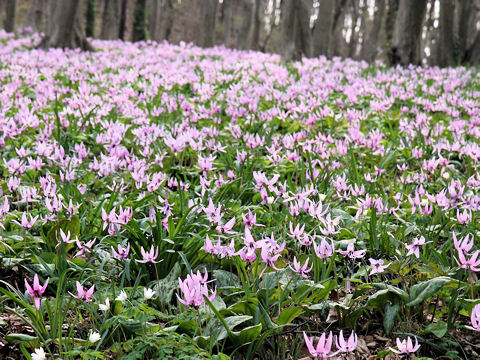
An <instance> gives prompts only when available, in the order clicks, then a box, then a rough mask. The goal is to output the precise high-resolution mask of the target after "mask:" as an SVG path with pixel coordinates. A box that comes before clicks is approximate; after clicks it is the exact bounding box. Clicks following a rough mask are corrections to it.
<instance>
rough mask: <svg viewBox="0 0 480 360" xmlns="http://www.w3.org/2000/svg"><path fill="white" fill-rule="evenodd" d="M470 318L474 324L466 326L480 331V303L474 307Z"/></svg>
mask: <svg viewBox="0 0 480 360" xmlns="http://www.w3.org/2000/svg"><path fill="white" fill-rule="evenodd" d="M470 320H471V321H472V326H466V328H467V329H471V330H474V331H478V332H480V304H477V305H475V306H474V307H473V310H472V315H470Z"/></svg>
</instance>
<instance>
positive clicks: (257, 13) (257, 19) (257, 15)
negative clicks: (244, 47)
mask: <svg viewBox="0 0 480 360" xmlns="http://www.w3.org/2000/svg"><path fill="white" fill-rule="evenodd" d="M224 1H225V0H224ZM261 5H262V4H261V1H260V0H255V10H254V12H253V14H254V15H253V29H252V40H251V41H250V49H253V50H258V49H259V46H260V44H259V41H260V27H261V24H262V21H261V16H262V14H261V9H262V6H261Z"/></svg>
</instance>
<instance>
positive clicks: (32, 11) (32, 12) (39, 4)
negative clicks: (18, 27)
mask: <svg viewBox="0 0 480 360" xmlns="http://www.w3.org/2000/svg"><path fill="white" fill-rule="evenodd" d="M45 6H46V2H45V0H32V1H31V3H30V7H29V8H28V11H27V17H26V19H25V27H30V28H32V30H33V31H34V32H41V31H43V15H44V10H45Z"/></svg>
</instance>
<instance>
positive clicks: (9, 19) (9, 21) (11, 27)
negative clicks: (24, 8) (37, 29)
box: [3, 0, 17, 32]
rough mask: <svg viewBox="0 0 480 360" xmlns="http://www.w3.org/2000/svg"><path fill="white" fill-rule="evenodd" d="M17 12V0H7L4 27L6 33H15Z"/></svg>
mask: <svg viewBox="0 0 480 360" xmlns="http://www.w3.org/2000/svg"><path fill="white" fill-rule="evenodd" d="M16 11H17V0H7V6H6V14H5V15H6V16H5V21H4V23H3V27H4V29H5V31H6V32H14V31H15V13H16Z"/></svg>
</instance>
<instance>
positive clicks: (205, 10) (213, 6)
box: [198, 0, 218, 47]
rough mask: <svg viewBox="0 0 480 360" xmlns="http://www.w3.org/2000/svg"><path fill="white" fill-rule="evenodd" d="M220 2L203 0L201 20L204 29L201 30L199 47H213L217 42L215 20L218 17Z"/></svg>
mask: <svg viewBox="0 0 480 360" xmlns="http://www.w3.org/2000/svg"><path fill="white" fill-rule="evenodd" d="M217 4H218V0H202V2H201V7H200V20H201V23H203V28H202V29H200V30H199V31H200V33H199V36H198V45H199V46H201V47H212V46H213V44H214V41H215V19H216V17H217Z"/></svg>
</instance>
